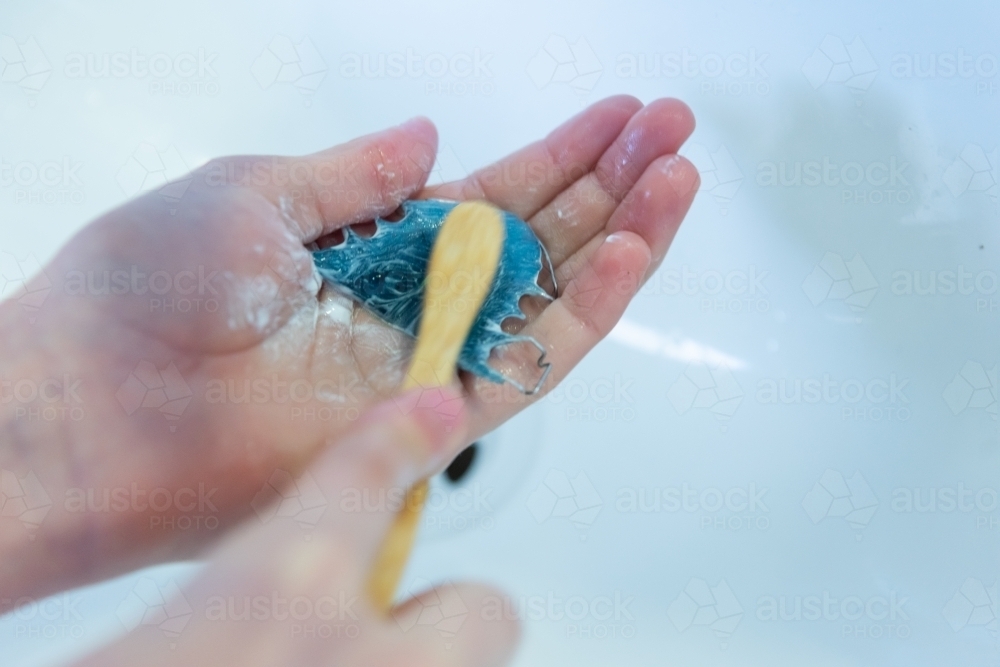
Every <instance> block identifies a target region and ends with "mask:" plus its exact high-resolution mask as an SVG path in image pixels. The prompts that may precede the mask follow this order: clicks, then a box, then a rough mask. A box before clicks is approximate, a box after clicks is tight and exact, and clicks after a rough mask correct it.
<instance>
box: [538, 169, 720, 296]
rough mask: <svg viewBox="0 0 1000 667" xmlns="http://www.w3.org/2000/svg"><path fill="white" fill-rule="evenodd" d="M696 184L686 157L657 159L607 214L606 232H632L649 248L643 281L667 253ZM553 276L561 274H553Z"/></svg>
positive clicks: (694, 173)
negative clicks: (627, 194)
mask: <svg viewBox="0 0 1000 667" xmlns="http://www.w3.org/2000/svg"><path fill="white" fill-rule="evenodd" d="M700 183H701V177H700V176H699V175H698V170H697V169H696V168H695V166H694V165H693V164H691V162H690V161H688V160H687V159H686V158H684V157H681V156H678V155H667V156H665V157H660V158H657V159H656V160H654V161H653V163H652V164H651V165H649V167H647V169H646V171H645V172H644V173H643V175H642V177H641V178H640V179H639V181H638V182H637V183H636V184H635V187H633V188H632V191H631V192H630V193H629V196H628V197H627V198H626V200H625V201H623V202H622V203H621V204H620V205H619V206H618V208H616V209H615V212H614V213H612V214H611V219H610V220H609V221H608V224H607V226H606V229H607V232H608V233H610V234H613V233H615V232H623V231H625V232H634V233H636V234H638V235H639V236H641V237H642V238H643V240H644V241H645V242H646V245H647V246H649V250H650V255H651V257H652V261H651V263H650V266H649V268H648V269H647V271H646V275H645V277H646V278H648V277H649V275H650V274H651V273H652V272H653V271H655V270H656V268H657V267H658V266H659V265H660V263H661V262H662V261H663V258H664V256H665V255H666V254H667V249H668V248H670V244H671V242H672V241H673V240H674V236H675V235H676V234H677V229H678V228H679V227H680V225H681V222H682V221H683V220H684V216H685V215H687V212H688V209H690V208H691V202H693V201H694V196H695V194H696V193H697V192H698V186H699V184H700ZM584 250H585V249H584ZM578 254H584V255H585V254H586V253H585V252H584V251H580V252H578ZM556 275H557V276H560V275H561V274H560V273H559V272H558V271H557V273H556Z"/></svg>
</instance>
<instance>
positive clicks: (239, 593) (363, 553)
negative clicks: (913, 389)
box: [85, 388, 464, 665]
mask: <svg viewBox="0 0 1000 667" xmlns="http://www.w3.org/2000/svg"><path fill="white" fill-rule="evenodd" d="M455 401H458V402H459V403H458V405H455ZM460 441H464V419H463V416H462V408H461V399H460V398H459V394H458V392H457V390H456V389H454V388H444V389H432V390H417V391H415V392H410V393H408V394H404V395H402V396H400V397H399V399H398V400H391V401H387V402H385V403H382V404H381V405H379V406H377V407H375V408H373V409H372V410H370V411H368V412H366V413H365V415H364V416H363V417H362V418H361V419H360V422H359V424H358V425H357V426H356V427H355V428H354V429H353V430H352V431H351V432H350V433H349V434H348V435H346V436H345V437H344V438H343V439H342V440H341V441H340V442H338V443H337V446H336V447H331V448H330V449H328V450H327V451H326V452H325V453H324V454H323V456H321V458H320V459H319V460H318V461H317V462H316V463H315V464H314V465H313V466H312V467H310V468H309V469H308V471H307V473H306V475H305V476H303V478H301V479H300V480H299V487H298V490H299V492H300V493H299V497H300V498H299V499H300V501H301V502H302V503H304V504H308V505H310V506H311V507H313V508H315V507H322V506H323V505H324V504H325V510H324V511H323V514H322V515H321V516H320V517H319V518H318V520H317V521H316V523H315V526H314V527H313V529H312V530H311V532H310V533H309V534H308V538H306V537H305V536H304V535H303V532H302V527H301V526H299V525H298V522H297V521H293V520H289V519H288V518H285V519H284V520H282V519H281V518H280V517H275V516H270V518H268V519H266V520H265V523H264V525H263V526H261V525H260V524H259V523H248V524H245V525H244V527H243V528H242V529H241V530H240V531H239V532H237V533H236V534H235V535H233V536H232V537H231V538H230V539H229V540H227V542H226V543H225V544H223V545H222V546H221V547H220V549H219V550H218V551H217V552H216V553H215V554H214V555H213V557H212V558H211V561H210V563H209V565H208V567H207V568H206V569H205V570H204V571H203V572H202V573H201V575H200V576H199V577H198V579H197V580H196V581H194V582H193V583H192V584H191V585H190V586H189V587H187V588H186V589H185V590H184V591H183V593H181V595H180V597H179V598H177V599H175V600H172V601H171V602H169V603H168V606H171V605H172V606H174V607H176V606H177V604H178V600H182V601H183V604H184V605H186V606H189V607H190V608H192V609H195V610H198V613H196V614H194V617H193V619H192V622H191V623H190V624H189V625H190V627H187V628H184V631H183V633H182V634H181V635H180V636H179V637H177V639H176V641H175V645H174V646H173V647H172V650H171V651H169V652H162V651H161V652H160V653H157V652H155V651H152V650H150V648H151V647H154V646H157V644H156V642H157V640H160V637H159V634H160V633H159V632H158V631H157V629H156V626H147V627H140V628H139V629H138V631H137V632H134V633H132V634H130V635H129V636H128V637H127V638H126V639H125V640H124V641H122V642H120V643H119V644H117V645H115V646H113V647H110V648H109V649H106V650H105V651H103V652H101V653H100V654H98V655H97V656H94V658H93V659H92V660H91V662H87V663H85V664H95V665H98V664H99V665H109V664H112V665H117V664H122V665H124V664H137V663H136V662H134V661H131V660H132V659H133V658H135V657H138V656H144V657H145V660H142V661H140V662H142V663H143V664H164V665H165V664H171V665H195V664H197V665H201V664H206V665H207V664H218V662H217V659H218V656H221V655H225V656H226V657H227V661H228V662H232V663H233V664H243V665H265V664H268V665H269V664H316V665H326V664H331V665H332V664H357V663H356V662H351V661H349V660H348V661H346V662H344V656H345V654H346V655H348V656H349V655H351V653H352V652H353V648H354V647H353V646H352V644H357V642H347V646H346V647H336V646H335V648H340V649H341V652H340V653H339V654H336V655H331V651H330V650H329V649H330V647H331V642H330V641H329V639H322V635H321V634H320V630H322V627H321V626H323V625H324V624H329V623H330V622H331V616H332V617H333V620H334V621H340V622H341V623H347V624H351V623H356V624H357V625H358V626H360V628H364V630H365V631H367V633H368V634H366V635H364V636H362V635H360V634H358V635H355V636H358V637H360V638H361V641H367V642H368V643H367V646H369V647H370V648H373V649H377V646H378V644H377V643H376V642H375V639H374V638H373V634H375V633H378V632H379V626H380V625H381V624H382V623H383V621H382V619H381V618H380V617H379V616H378V615H376V613H375V610H374V609H372V608H371V606H370V605H369V603H368V601H367V599H366V598H365V597H364V596H363V595H362V594H361V592H360V591H361V590H362V586H361V584H362V581H363V579H364V577H365V576H366V575H367V568H368V566H369V563H370V562H371V561H372V560H373V557H374V554H375V550H376V548H377V547H378V545H379V543H380V542H381V539H382V536H383V534H384V533H385V530H386V528H387V527H388V524H389V522H390V521H391V519H392V516H393V512H392V508H391V507H379V506H378V500H377V499H379V498H385V497H386V495H387V491H388V490H390V489H392V488H401V489H405V488H407V487H408V486H409V485H411V484H412V483H413V481H414V480H416V479H417V478H418V476H420V475H422V474H424V473H425V471H426V469H427V468H428V466H429V465H433V464H434V463H435V461H438V460H443V459H447V458H449V457H450V456H451V455H453V453H454V452H452V451H451V450H452V449H456V448H457V443H459V442H460ZM313 485H314V486H315V488H316V490H317V493H318V494H319V497H321V498H322V499H323V500H324V501H325V503H320V502H317V496H316V493H311V492H302V489H303V488H309V487H310V486H313ZM310 496H311V497H310ZM355 496H356V497H357V498H358V499H359V502H360V503H361V504H360V505H355V504H353V503H352V502H350V499H351V498H353V497H355ZM264 516H268V513H267V512H266V511H264V512H262V518H263V517H264ZM298 518H301V516H300V517H298ZM277 598H280V599H281V600H283V601H284V602H283V603H281V604H283V605H284V606H283V607H282V608H281V610H278V609H277V608H275V607H274V603H275V601H276V599H277ZM250 600H254V607H253V608H252V610H251V607H250ZM259 600H263V601H265V603H264V605H263V606H261V605H260V604H258V601H259ZM295 600H301V601H304V602H303V605H301V606H300V607H299V608H298V609H299V612H300V613H301V614H302V616H301V617H299V618H297V619H290V618H289V615H292V616H295V615H296V614H295V613H293V612H294V610H293V609H292V608H291V607H290V606H288V605H289V601H295ZM306 602H308V604H306ZM321 605H322V606H321ZM345 606H346V608H345ZM271 612H273V614H278V613H279V612H280V613H281V616H280V617H279V616H277V615H269V614H271ZM251 613H252V614H254V616H253V618H254V620H256V621H258V622H256V623H253V622H249V621H250V619H251V616H250V615H251ZM261 613H263V614H264V617H263V618H261V617H259V614H261ZM227 614H229V615H230V616H227ZM227 620H228V621H231V622H224V621H227ZM293 620H294V621H296V622H297V623H295V622H293ZM241 621H242V622H241ZM296 625H297V627H299V628H300V636H299V639H298V640H295V639H294V638H295V637H296V635H295V633H294V628H293V627H290V626H296ZM358 632H359V633H360V632H361V630H360V629H359V631H358ZM348 636H350V635H348ZM290 638H291V640H290ZM160 645H162V641H161V642H160ZM261 651H264V654H262V653H261ZM268 653H271V655H267V654H268ZM356 657H361V656H356Z"/></svg>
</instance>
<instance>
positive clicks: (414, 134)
mask: <svg viewBox="0 0 1000 667" xmlns="http://www.w3.org/2000/svg"><path fill="white" fill-rule="evenodd" d="M693 124H694V123H693V118H692V116H691V113H690V111H689V110H688V109H687V107H686V106H684V105H683V104H682V103H680V102H678V101H676V100H659V101H656V102H653V103H651V104H649V105H647V106H645V107H643V106H642V104H641V103H640V102H639V101H637V100H635V99H634V98H630V97H615V98H610V99H606V100H604V101H602V102H599V103H597V104H595V105H594V106H592V107H590V108H589V109H587V110H586V111H584V112H582V113H581V114H579V115H578V116H577V117H575V118H573V119H572V120H570V121H569V122H567V123H566V124H565V125H563V126H562V127H560V128H558V129H557V130H555V131H554V132H553V133H551V134H550V135H549V136H548V137H547V138H545V139H543V140H541V141H539V142H537V143H534V144H531V145H529V146H527V147H526V148H524V149H522V150H520V151H518V152H517V153H514V154H513V155H511V156H509V157H507V158H505V159H503V160H502V161H500V162H498V163H497V164H495V165H492V166H490V167H487V168H485V169H483V170H480V171H478V172H476V173H475V174H473V175H471V176H470V177H468V178H466V179H464V180H462V181H459V182H454V183H447V184H444V185H440V186H436V187H431V188H427V187H425V182H426V179H427V176H428V173H429V171H430V169H431V167H432V165H433V161H434V156H435V153H436V146H437V137H436V132H435V130H434V128H433V126H432V125H431V124H430V122H428V121H426V120H423V119H416V120H413V121H410V122H409V123H406V124H404V125H402V126H399V127H397V128H393V129H390V130H387V131H384V132H381V133H378V134H374V135H370V136H367V137H362V138H360V139H357V140H354V141H351V142H349V143H347V144H344V145H342V146H338V147H335V148H332V149H329V150H327V151H324V152H321V153H317V154H314V155H311V156H307V157H302V158H284V157H261V156H254V157H231V158H223V159H220V160H214V161H212V162H210V163H209V164H207V165H206V166H204V167H202V168H201V169H199V170H197V171H196V172H195V173H194V174H193V175H192V176H191V177H190V178H189V179H185V180H183V181H182V182H181V183H180V184H179V185H177V186H176V187H175V186H170V187H169V188H167V189H164V190H161V191H159V192H155V193H150V194H147V195H145V196H144V197H141V198H139V199H136V200H134V201H131V202H129V203H127V204H125V205H124V206H122V207H120V208H118V209H116V210H114V211H111V212H110V213H108V214H106V215H105V216H103V217H102V218H100V219H99V220H97V221H95V222H94V223H92V224H91V225H89V226H88V227H87V228H85V229H84V230H83V231H82V232H81V233H80V234H78V235H77V236H76V237H75V238H74V239H73V240H72V241H71V242H70V243H69V244H68V245H67V246H66V248H65V249H64V250H63V251H62V252H61V253H60V254H59V255H58V256H57V257H56V259H55V260H54V261H53V262H52V264H51V265H50V266H49V267H47V268H46V269H45V273H46V275H47V277H48V279H49V280H50V281H51V282H52V283H53V287H54V289H53V291H52V294H51V296H50V297H49V300H48V301H47V302H46V303H45V304H44V307H43V308H42V309H41V311H40V312H39V315H38V322H37V323H36V327H37V329H36V331H44V332H45V334H44V335H43V336H41V337H40V338H39V339H38V340H37V341H34V345H35V346H36V347H37V349H38V350H39V352H38V357H39V358H40V359H44V360H45V361H46V363H47V364H48V368H49V369H51V372H52V373H57V372H58V373H60V374H67V375H68V376H71V377H73V378H78V379H79V380H80V390H79V394H80V397H81V405H82V407H83V410H84V417H83V418H82V419H80V420H77V421H74V422H72V424H71V428H69V427H68V430H67V431H66V433H65V434H64V435H66V436H67V437H66V438H65V442H66V443H67V445H66V446H65V447H51V448H43V449H38V448H35V449H32V450H31V451H25V452H21V453H19V454H18V455H19V456H20V457H21V458H22V459H23V460H24V461H23V462H26V464H27V465H28V466H29V467H31V468H32V469H33V470H35V471H36V472H38V476H39V479H40V481H41V483H42V485H43V486H45V488H46V489H47V491H48V493H49V495H51V496H53V497H58V498H60V499H61V498H63V497H64V494H65V493H66V491H67V490H68V489H81V488H82V489H85V490H87V489H94V490H97V493H96V494H95V495H96V496H97V499H98V502H99V500H100V497H101V491H102V490H105V489H118V488H126V489H128V488H138V489H139V490H144V491H146V492H147V493H148V492H150V491H152V490H154V489H165V490H166V493H167V494H168V495H173V496H174V497H175V502H174V503H173V504H171V505H170V506H169V507H166V508H165V509H163V510H162V512H160V514H159V516H158V519H157V523H158V524H159V525H158V526H156V527H154V526H151V523H150V517H151V510H149V509H145V508H144V509H143V510H139V509H137V508H135V507H130V508H129V511H100V510H93V511H85V512H82V513H81V512H77V513H74V512H73V511H71V510H70V509H68V508H67V507H65V506H64V504H63V503H61V502H56V503H55V505H54V507H53V508H52V511H51V513H50V516H49V517H48V518H47V519H46V521H45V523H44V524H43V526H42V531H43V539H49V540H50V542H51V543H52V544H55V545H56V546H55V547H53V548H58V549H60V550H61V551H62V552H64V553H63V556H62V558H60V559H54V560H55V562H56V563H57V565H53V566H52V572H51V575H52V576H51V581H50V583H49V585H48V588H49V589H50V590H57V589H59V588H61V587H64V586H66V585H70V584H76V583H81V582H82V581H86V580H92V579H96V578H99V577H102V576H107V575H110V574H113V573H115V572H119V571H121V570H123V569H126V568H130V567H135V566H138V565H142V564H147V563H150V562H155V561H158V560H163V559H169V558H178V557H183V556H185V555H187V554H190V553H193V552H194V551H195V550H197V549H198V548H200V547H201V546H202V545H203V544H204V543H205V542H206V541H207V540H209V539H210V538H212V537H214V535H215V534H217V533H218V529H211V528H208V527H206V526H201V527H200V528H199V527H198V526H193V525H192V524H191V521H190V519H191V518H192V517H191V516H190V514H191V513H192V512H194V513H195V514H197V513H198V512H199V510H200V511H201V512H202V513H210V514H211V517H212V520H211V521H210V523H212V524H213V525H214V524H215V522H216V521H217V522H218V526H220V527H225V526H228V525H231V524H232V523H234V522H236V521H237V520H239V519H241V518H243V517H245V516H246V515H247V514H249V513H251V512H252V507H253V506H254V505H253V504H252V503H253V501H254V498H255V496H257V495H258V493H259V492H260V491H261V489H262V488H264V487H265V484H266V483H267V482H268V481H269V480H272V481H273V480H280V479H283V478H285V476H286V475H287V476H290V477H294V476H295V475H296V474H297V473H299V472H300V471H302V470H303V469H304V467H305V466H306V464H307V463H308V462H309V461H310V460H311V459H312V458H313V457H314V456H315V455H316V454H317V452H318V451H319V450H320V449H322V448H323V447H324V446H325V445H326V444H327V443H329V442H330V441H331V440H332V439H334V438H335V437H336V436H337V435H338V434H340V433H342V432H343V431H344V430H345V429H346V428H347V427H348V426H349V425H350V423H351V421H352V420H354V419H356V417H357V415H358V414H359V413H360V411H361V410H363V409H364V408H365V407H366V406H369V405H371V404H373V403H374V402H376V401H378V400H380V399H381V398H384V397H386V396H389V395H391V394H392V393H393V392H394V391H395V390H396V388H397V387H398V385H399V383H400V381H401V378H402V374H403V372H404V371H405V367H406V361H407V358H408V353H409V350H410V349H411V346H412V342H411V341H410V340H408V339H407V338H406V336H404V335H403V334H401V333H399V332H398V331H396V330H394V329H392V328H391V327H389V326H387V325H385V324H384V323H382V322H381V321H379V320H378V319H377V318H375V317H374V316H372V315H370V314H369V313H368V312H366V311H365V310H363V309H362V308H360V307H358V306H356V305H354V304H352V303H351V302H350V301H348V300H347V299H345V298H344V297H342V296H340V295H338V294H337V293H336V292H335V291H334V290H332V289H330V288H329V287H327V286H324V285H322V284H321V281H320V280H319V279H318V278H317V276H316V273H315V272H314V271H313V268H312V262H311V256H310V254H309V252H308V250H307V246H308V245H309V244H313V243H315V242H317V241H319V242H320V243H322V242H323V238H324V237H327V236H328V235H330V234H332V233H335V232H336V230H338V229H340V228H342V227H344V226H346V225H352V224H358V223H364V222H366V221H370V220H372V219H373V218H374V217H376V216H378V215H387V214H389V213H390V212H392V211H393V210H394V209H396V208H397V207H398V205H399V203H400V202H401V201H402V200H404V199H406V198H414V197H417V198H427V197H439V198H446V199H486V200H489V201H491V202H493V203H494V204H496V205H497V206H499V207H501V208H504V209H507V210H510V211H512V212H514V213H515V214H517V215H519V216H521V217H522V218H524V219H525V220H527V221H528V222H529V223H530V224H531V226H532V227H533V228H534V230H535V232H536V233H537V234H538V236H539V237H540V238H541V240H542V241H543V242H544V243H545V245H546V246H547V248H548V250H549V252H550V254H551V257H552V260H553V263H554V266H555V272H556V276H555V278H556V282H557V284H558V285H559V293H558V298H556V299H555V300H554V301H552V302H551V303H548V304H547V305H545V306H544V307H541V306H536V307H535V308H533V309H532V310H531V312H530V313H529V315H530V318H529V322H528V324H527V326H526V333H530V334H531V335H532V336H534V337H535V338H536V339H537V340H538V341H539V342H540V343H541V344H542V345H543V346H544V347H545V348H546V350H547V360H548V361H549V362H551V363H552V368H553V371H552V373H551V376H550V378H549V379H548V380H547V382H546V386H545V387H544V389H548V388H550V387H551V386H554V385H555V384H556V383H557V382H559V381H560V380H561V379H562V378H563V377H564V376H565V375H566V373H568V372H569V371H570V370H571V369H572V368H573V366H574V365H575V364H576V363H577V362H579V361H580V359H581V358H582V357H583V356H584V354H586V353H587V352H588V351H589V350H590V349H591V348H592V347H593V346H594V345H595V344H596V343H597V342H598V341H600V340H601V338H603V337H604V336H605V335H606V334H607V333H608V332H609V331H610V329H611V328H612V327H613V326H614V324H615V323H616V322H617V321H618V319H619V317H620V316H621V314H622V312H623V311H624V309H625V307H626V306H627V304H628V302H629V300H630V298H631V297H632V295H633V294H634V293H635V290H637V289H638V287H639V286H640V285H641V283H642V281H643V280H644V279H645V278H646V277H648V275H649V274H650V273H651V272H652V271H653V270H654V269H655V267H656V266H657V265H658V264H659V262H660V261H661V260H662V259H663V256H664V254H665V253H666V251H667V248H668V246H669V244H670V242H671V240H672V238H673V235H674V232H675V231H676V229H677V226H678V225H679V224H680V221H681V219H682V218H683V216H684V214H685V213H686V211H687V209H688V207H689V205H690V203H691V200H692V198H693V197H694V194H695V191H696V190H697V185H698V175H697V172H696V171H695V170H694V168H693V167H692V166H691V164H690V163H689V162H687V161H686V160H684V159H683V158H680V157H678V156H676V151H677V150H678V148H679V147H680V146H681V144H682V143H683V142H684V140H686V138H687V137H688V136H689V134H690V133H691V131H692V130H693ZM165 195H169V196H166V197H165ZM178 197H179V199H178ZM463 383H464V399H463V400H465V401H466V408H467V412H468V414H469V416H470V432H469V439H470V440H471V439H474V438H476V437H478V436H479V435H481V434H482V433H485V432H487V431H489V430H491V429H492V428H494V427H495V426H497V425H498V424H499V423H501V422H503V421H504V420H505V419H507V418H509V417H510V416H512V415H513V414H514V413H515V412H517V411H518V410H520V409H521V408H523V407H524V406H525V405H526V404H527V402H526V401H525V400H509V399H508V398H504V397H505V396H510V393H509V392H506V393H505V392H499V393H498V392H497V391H496V387H495V386H494V385H491V384H490V383H488V382H485V381H483V380H479V379H475V378H463ZM498 396H499V398H498ZM334 446H335V445H334ZM276 471H277V472H276ZM199 488H201V489H203V490H205V494H206V495H210V497H209V499H208V501H207V505H206V506H204V507H201V508H198V509H190V507H191V505H190V502H185V503H180V502H178V501H177V498H178V497H179V496H178V492H179V491H182V490H186V489H193V490H195V491H197V490H198V489H199ZM164 497H166V496H164ZM185 498H187V496H185ZM192 498H193V496H192ZM185 518H186V519H188V521H187V522H184V521H183V519H185ZM183 526H187V528H185V529H182V527H183ZM46 535H48V536H49V537H46ZM57 572H58V573H59V574H58V575H57V574H56V573H57Z"/></svg>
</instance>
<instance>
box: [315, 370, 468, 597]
mask: <svg viewBox="0 0 1000 667" xmlns="http://www.w3.org/2000/svg"><path fill="white" fill-rule="evenodd" d="M463 413H464V400H463V399H462V398H461V394H460V393H459V390H458V388H457V387H445V388H431V389H417V390H415V391H411V392H408V393H406V394H403V395H401V396H398V397H396V398H394V399H390V400H388V401H386V402H384V403H382V404H380V405H379V406H376V407H375V408H373V409H372V410H370V411H369V412H367V413H366V415H365V417H364V418H363V420H364V421H365V422H366V423H365V425H364V426H362V427H360V428H359V429H358V430H357V431H355V432H354V433H352V434H351V435H348V436H347V437H346V438H345V439H343V440H342V441H340V442H338V443H337V446H336V447H335V448H331V449H330V450H328V451H327V452H325V453H324V454H323V456H322V457H321V458H320V459H319V460H318V461H317V462H316V464H315V465H314V466H313V467H312V468H310V473H311V474H312V476H313V478H314V479H315V481H316V483H317V485H318V486H319V488H320V490H321V491H322V492H323V494H324V496H326V497H327V498H328V499H329V503H330V504H329V510H330V514H329V516H326V517H324V523H323V526H322V530H323V531H324V532H326V533H328V534H331V535H337V536H338V537H339V538H340V539H342V540H343V541H344V542H346V543H348V544H351V545H352V549H353V550H354V551H355V553H356V554H357V556H358V558H359V562H360V563H361V565H362V568H363V571H362V572H359V573H358V574H359V575H360V576H361V577H365V576H367V574H368V572H367V570H368V567H369V566H370V563H371V562H372V561H374V559H375V557H376V555H377V553H378V549H379V547H380V546H381V543H382V540H383V538H384V537H385V534H386V532H387V531H388V529H389V526H390V524H391V523H392V521H393V519H394V518H395V516H396V514H397V513H398V512H399V510H400V509H401V506H402V502H403V497H404V494H405V493H406V491H407V490H408V489H409V488H410V487H411V486H413V484H414V483H416V482H417V481H418V480H420V479H423V478H425V477H426V476H428V475H429V474H431V473H432V472H436V471H437V470H438V469H439V468H440V467H442V466H443V465H444V464H446V463H447V462H448V461H450V460H451V459H452V458H454V457H455V456H456V455H457V454H458V450H459V448H460V447H461V445H463V444H464V438H465V421H464V415H463ZM359 581H360V579H359Z"/></svg>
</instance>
